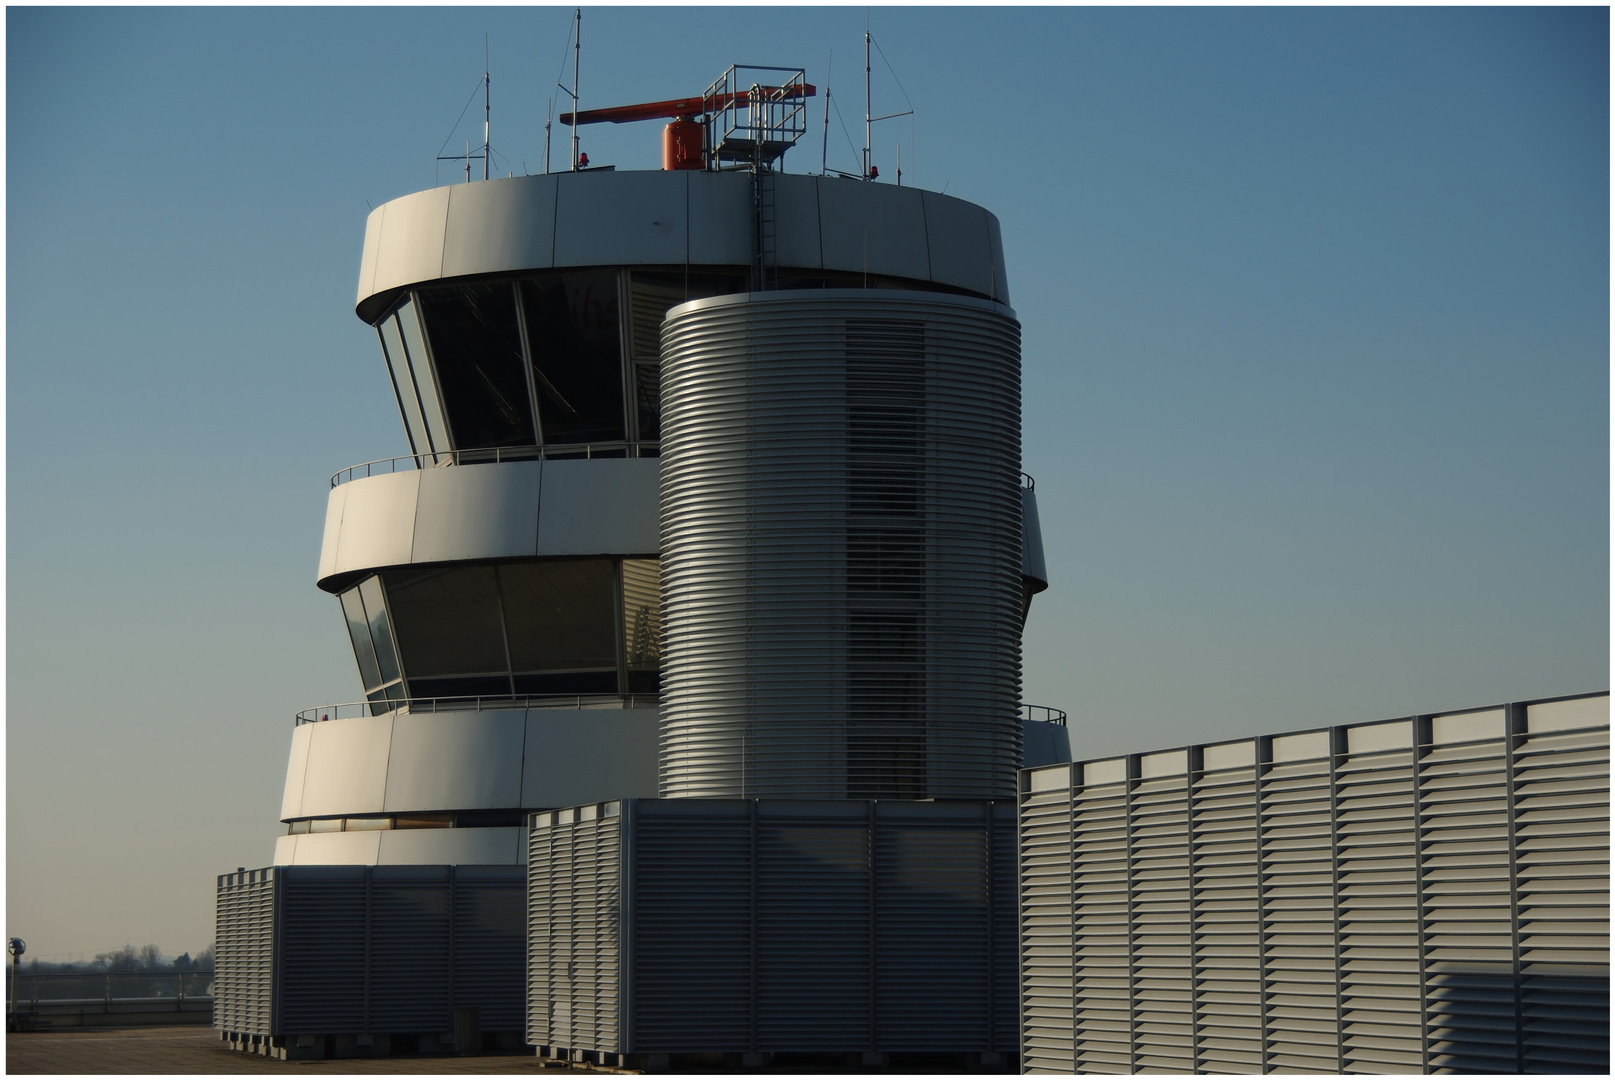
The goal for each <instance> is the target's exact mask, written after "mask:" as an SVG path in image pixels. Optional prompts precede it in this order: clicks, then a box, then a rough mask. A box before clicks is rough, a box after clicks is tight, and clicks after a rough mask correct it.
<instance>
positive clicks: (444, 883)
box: [213, 866, 526, 1058]
mask: <svg viewBox="0 0 1615 1080" xmlns="http://www.w3.org/2000/svg"><path fill="white" fill-rule="evenodd" d="M525 887H526V883H525V880H524V876H523V870H522V868H521V867H520V866H273V867H268V868H266V869H262V870H246V871H241V872H238V873H234V874H223V875H221V876H220V877H219V881H218V916H217V918H218V925H217V945H216V946H215V947H216V950H217V959H216V962H215V963H216V970H217V974H216V976H215V979H214V991H213V1000H214V1005H213V1026H214V1027H215V1028H216V1029H218V1031H219V1033H220V1038H222V1039H225V1040H226V1041H228V1042H230V1043H231V1044H232V1046H233V1047H234V1048H236V1049H241V1050H248V1051H251V1052H256V1053H261V1054H265V1055H268V1056H271V1057H278V1058H322V1057H364V1056H370V1055H385V1054H389V1053H399V1052H406V1053H407V1052H415V1053H455V1052H458V1053H475V1052H476V1051H477V1050H479V1049H480V1048H481V1047H480V1044H481V1042H483V1041H484V1040H490V1039H491V1041H492V1042H493V1043H495V1045H498V1046H501V1047H503V1048H505V1049H516V1048H518V1047H520V1046H521V1029H522V926H523V911H522V893H523V890H524V889H525ZM479 1027H480V1034H479V1033H478V1029H479ZM468 1039H474V1040H475V1041H477V1042H478V1044H479V1045H477V1046H461V1045H459V1043H460V1042H462V1041H466V1040H468Z"/></svg>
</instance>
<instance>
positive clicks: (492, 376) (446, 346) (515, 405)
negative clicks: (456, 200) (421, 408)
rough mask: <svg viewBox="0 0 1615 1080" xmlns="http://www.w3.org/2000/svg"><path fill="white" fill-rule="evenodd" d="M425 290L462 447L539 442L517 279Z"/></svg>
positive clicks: (443, 386)
mask: <svg viewBox="0 0 1615 1080" xmlns="http://www.w3.org/2000/svg"><path fill="white" fill-rule="evenodd" d="M419 298H420V304H421V314H422V316H423V317H424V318H425V320H426V336H427V337H428V338H429V339H430V341H431V345H432V362H433V364H434V365H435V366H436V371H437V380H438V387H439V389H440V390H441V391H442V394H443V407H444V409H445V410H446V411H447V412H448V417H449V425H450V427H452V428H453V429H454V445H455V448H456V449H460V450H464V449H470V448H477V447H483V446H528V445H532V443H533V441H534V438H533V418H532V409H531V407H530V405H529V401H528V396H527V376H526V374H525V373H524V372H523V370H522V349H521V333H520V331H518V330H517V328H516V303H515V299H514V294H513V292H512V290H511V287H510V283H509V282H484V283H481V284H477V285H451V286H448V287H447V288H439V289H428V290H424V291H422V292H421V293H420V294H419Z"/></svg>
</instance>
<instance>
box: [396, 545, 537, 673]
mask: <svg viewBox="0 0 1615 1080" xmlns="http://www.w3.org/2000/svg"><path fill="white" fill-rule="evenodd" d="M387 599H388V601H389V602H390V607H391V609H392V616H393V631H394V633H395V634H396V636H397V639H398V651H399V654H400V656H401V658H402V659H403V662H404V670H406V671H408V672H409V687H410V696H411V697H433V696H437V694H436V693H431V692H428V688H427V687H425V686H423V685H421V682H422V680H425V679H431V678H432V677H434V676H447V675H453V676H465V675H497V676H498V678H497V679H496V680H493V681H492V682H491V683H490V684H489V686H490V688H489V689H483V690H473V689H470V688H468V687H467V686H460V685H458V684H457V688H456V689H455V690H453V691H446V692H445V693H447V692H453V693H494V694H497V693H508V692H509V682H508V680H507V679H506V678H505V672H506V671H508V670H509V668H508V666H507V663H506V660H505V639H504V630H503V628H502V627H501V626H500V618H499V588H498V583H497V581H496V579H495V577H494V568H493V567H491V566H462V567H453V568H450V569H443V570H403V571H397V572H393V573H389V574H388V575H387Z"/></svg>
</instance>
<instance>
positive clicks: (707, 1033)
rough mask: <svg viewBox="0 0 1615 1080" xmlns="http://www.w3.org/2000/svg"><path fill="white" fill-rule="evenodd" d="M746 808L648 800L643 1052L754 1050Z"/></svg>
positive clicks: (639, 1047)
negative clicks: (751, 1012)
mask: <svg viewBox="0 0 1615 1080" xmlns="http://www.w3.org/2000/svg"><path fill="white" fill-rule="evenodd" d="M749 814H750V808H749V804H748V803H746V802H741V801H733V802H730V801H722V802H718V801H707V800H690V799H679V800H659V801H657V802H651V801H650V800H641V801H640V802H639V803H638V818H637V820H636V822H635V830H636V833H637V836H636V846H635V850H634V915H635V924H634V946H635V954H634V960H635V978H634V982H633V986H632V993H633V995H634V999H633V1000H634V1006H633V1010H634V1024H635V1026H634V1046H633V1050H634V1051H636V1052H677V1051H685V1050H700V1051H725V1052H729V1051H744V1050H747V1049H750V1047H751V1023H750V1008H749V1005H750V1001H751V994H752V970H751V962H750V961H751V907H752V905H751V889H752V882H751V822H750V817H749Z"/></svg>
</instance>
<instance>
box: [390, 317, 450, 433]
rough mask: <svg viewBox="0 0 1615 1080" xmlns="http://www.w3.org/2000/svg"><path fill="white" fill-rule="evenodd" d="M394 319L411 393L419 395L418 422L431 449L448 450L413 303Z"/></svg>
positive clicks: (440, 406)
mask: <svg viewBox="0 0 1615 1080" xmlns="http://www.w3.org/2000/svg"><path fill="white" fill-rule="evenodd" d="M396 317H397V319H398V327H399V332H400V333H401V334H402V335H403V339H404V350H405V354H406V358H407V359H408V361H409V371H410V374H411V375H412V376H413V377H414V379H415V390H416V392H417V393H418V394H419V395H420V405H421V418H422V419H423V420H424V421H425V423H426V434H427V436H428V437H429V438H430V439H431V440H432V448H433V449H435V450H447V449H450V448H451V447H452V446H453V444H452V443H451V442H449V431H448V425H447V424H446V423H445V422H444V420H443V403H442V401H441V400H440V399H439V397H438V392H437V380H436V379H434V378H433V377H432V365H431V363H430V361H428V360H427V357H426V342H425V340H424V339H423V338H422V337H421V323H420V319H418V318H417V317H416V312H415V303H414V301H408V302H406V303H404V304H402V305H400V306H399V308H398V311H397V313H396Z"/></svg>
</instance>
